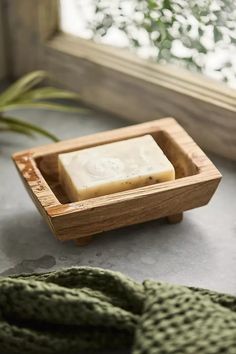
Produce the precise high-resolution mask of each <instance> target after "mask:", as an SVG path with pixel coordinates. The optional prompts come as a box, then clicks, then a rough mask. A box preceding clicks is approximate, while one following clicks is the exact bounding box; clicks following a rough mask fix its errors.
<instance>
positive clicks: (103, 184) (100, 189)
mask: <svg viewBox="0 0 236 354" xmlns="http://www.w3.org/2000/svg"><path fill="white" fill-rule="evenodd" d="M58 164H59V178H60V183H61V185H62V186H63V188H64V190H65V191H66V193H67V195H68V197H69V198H70V200H71V201H78V200H83V199H88V198H94V197H98V196H101V195H106V194H111V193H116V192H120V191H124V190H128V189H133V188H137V187H142V186H146V185H150V184H154V183H158V182H164V181H169V180H173V179H174V178H175V170H174V167H173V166H172V164H171V163H170V161H169V160H168V159H167V157H166V156H165V155H164V153H163V152H162V150H161V149H160V147H159V146H158V145H157V143H156V142H155V140H154V139H153V137H152V136H151V135H145V136H142V137H138V138H133V139H128V140H122V141H118V142H114V143H110V144H105V145H100V146H96V147H92V148H88V149H84V150H79V151H75V152H69V153H65V154H61V155H59V156H58Z"/></svg>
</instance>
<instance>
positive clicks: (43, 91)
mask: <svg viewBox="0 0 236 354" xmlns="http://www.w3.org/2000/svg"><path fill="white" fill-rule="evenodd" d="M50 99H67V100H76V101H78V100H79V99H80V96H79V95H78V94H77V93H74V92H70V91H67V90H62V89H58V88H55V87H43V88H38V89H34V90H30V91H28V92H26V93H25V94H23V95H21V97H20V102H23V101H29V100H50Z"/></svg>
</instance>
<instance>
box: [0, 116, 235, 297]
mask: <svg viewBox="0 0 236 354" xmlns="http://www.w3.org/2000/svg"><path fill="white" fill-rule="evenodd" d="M15 115H16V116H18V117H24V118H26V119H27V120H32V122H34V123H40V124H43V125H44V127H45V128H47V129H50V130H51V131H52V132H54V133H56V134H58V136H59V137H60V138H62V139H67V138H71V137H76V136H81V135H86V134H89V133H92V132H97V131H103V130H107V129H112V128H117V127H121V126H124V125H127V122H125V121H123V120H119V119H116V118H114V117H109V116H106V115H105V114H97V113H91V114H89V115H87V116H78V114H66V113H56V112H43V111H41V112H34V111H32V110H31V111H27V112H20V113H19V112H18V113H17V112H15ZM44 143H48V141H47V140H46V139H43V138H39V139H37V140H31V139H28V138H25V137H22V136H17V135H13V134H5V135H3V134H1V135H0V273H1V274H2V275H9V274H15V273H20V272H24V273H26V272H42V271H48V270H54V269H59V268H62V267H67V266H80V265H89V266H98V267H102V268H109V269H112V270H119V271H121V272H124V273H126V274H128V275H130V276H132V277H134V278H136V279H138V280H140V281H141V280H143V279H146V278H153V279H159V280H162V281H168V282H173V283H181V284H186V285H193V286H201V287H206V288H210V289H215V290H218V291H223V292H228V293H232V294H236V164H235V163H232V162H229V161H225V160H223V159H220V158H216V157H212V160H213V161H214V162H215V164H216V165H217V166H218V168H219V169H220V171H221V172H222V174H223V180H222V182H221V184H220V187H219V188H218V190H217V192H216V194H215V196H214V197H213V199H212V201H211V202H210V204H209V205H207V206H205V207H203V208H199V209H195V210H192V211H189V212H186V213H185V215H184V220H183V222H182V223H180V224H177V225H167V224H166V223H165V221H163V220H159V221H158V220H157V221H153V222H149V223H146V224H141V225H137V226H132V227H127V228H123V229H121V230H116V231H112V232H107V233H104V234H102V235H99V236H97V237H96V239H95V240H94V241H93V242H92V243H90V244H89V245H88V246H86V247H83V248H78V247H76V246H75V244H74V243H73V242H67V243H60V242H59V241H57V240H56V239H55V238H54V237H53V235H52V234H51V232H50V231H49V229H48V227H47V225H45V223H44V221H43V219H42V218H41V216H40V214H39V213H38V211H37V210H36V208H35V206H34V205H33V203H32V201H31V199H30V198H29V197H28V195H27V193H26V191H25V190H24V187H23V185H22V183H21V181H20V179H19V177H18V175H17V172H16V170H15V167H14V165H13V163H12V162H11V159H10V155H11V154H12V153H13V152H16V151H19V150H23V149H27V148H29V147H30V146H34V145H41V144H44Z"/></svg>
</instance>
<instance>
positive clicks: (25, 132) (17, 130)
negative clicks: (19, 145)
mask: <svg viewBox="0 0 236 354" xmlns="http://www.w3.org/2000/svg"><path fill="white" fill-rule="evenodd" d="M0 132H13V133H20V134H23V135H26V136H29V137H33V134H32V133H31V132H30V131H29V130H28V129H26V128H24V127H20V126H16V125H14V124H7V125H6V126H5V127H1V126H0Z"/></svg>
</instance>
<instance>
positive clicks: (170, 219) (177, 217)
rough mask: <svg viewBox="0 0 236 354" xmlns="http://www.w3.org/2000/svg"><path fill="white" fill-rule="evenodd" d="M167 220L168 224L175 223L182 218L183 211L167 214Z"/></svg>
mask: <svg viewBox="0 0 236 354" xmlns="http://www.w3.org/2000/svg"><path fill="white" fill-rule="evenodd" d="M167 220H168V223H169V224H177V223H178V222H180V221H182V220H183V213H179V214H174V215H169V216H167Z"/></svg>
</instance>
